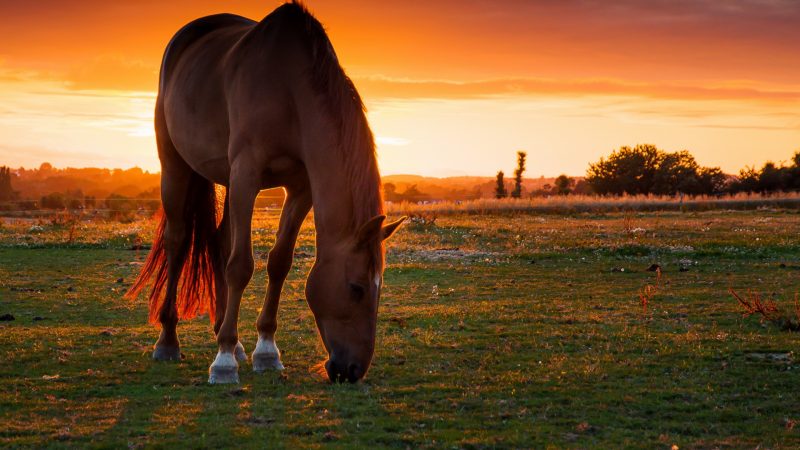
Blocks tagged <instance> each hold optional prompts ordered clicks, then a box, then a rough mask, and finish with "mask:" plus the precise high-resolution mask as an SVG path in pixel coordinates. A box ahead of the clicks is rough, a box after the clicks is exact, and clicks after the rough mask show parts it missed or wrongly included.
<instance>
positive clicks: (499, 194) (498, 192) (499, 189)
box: [494, 170, 508, 198]
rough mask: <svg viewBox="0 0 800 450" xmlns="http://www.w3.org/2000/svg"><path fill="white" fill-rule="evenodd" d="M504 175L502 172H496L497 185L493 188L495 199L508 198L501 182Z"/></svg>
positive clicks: (503, 183)
mask: <svg viewBox="0 0 800 450" xmlns="http://www.w3.org/2000/svg"><path fill="white" fill-rule="evenodd" d="M504 176H505V174H504V173H503V171H502V170H501V171H499V172H497V185H496V186H495V188H494V196H495V197H496V198H506V197H508V191H506V184H505V181H504V180H503V177H504Z"/></svg>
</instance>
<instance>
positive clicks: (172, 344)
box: [153, 168, 191, 361]
mask: <svg viewBox="0 0 800 450" xmlns="http://www.w3.org/2000/svg"><path fill="white" fill-rule="evenodd" d="M190 179H191V172H189V171H178V170H174V169H173V170H166V169H165V168H162V175H161V197H162V204H163V207H164V216H165V220H166V224H165V227H164V236H163V239H164V251H165V253H166V259H167V287H166V294H165V296H164V301H163V303H162V305H161V308H160V310H159V313H158V321H159V322H160V324H161V334H160V335H159V337H158V341H156V344H155V349H154V351H153V359H155V360H158V361H173V360H179V359H181V352H180V342H179V341H178V332H177V326H178V309H177V304H176V303H177V293H178V279H179V278H180V275H181V271H182V269H183V265H184V263H185V262H186V258H187V256H188V253H189V247H190V241H189V239H190V236H189V233H188V230H187V228H188V227H187V225H188V218H187V216H186V199H187V196H188V195H189V191H190Z"/></svg>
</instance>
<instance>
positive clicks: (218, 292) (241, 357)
mask: <svg viewBox="0 0 800 450" xmlns="http://www.w3.org/2000/svg"><path fill="white" fill-rule="evenodd" d="M224 205H225V206H224V208H223V211H222V220H221V221H220V223H219V226H218V227H217V232H216V235H215V239H216V252H215V254H214V260H213V266H214V292H215V298H216V305H214V312H215V314H214V316H215V317H214V335H215V336H216V335H218V334H219V330H220V328H222V320H223V319H224V318H225V308H226V307H227V305H228V282H227V281H225V267H226V266H227V264H228V259H229V258H230V256H231V239H232V238H231V217H230V207H229V206H228V194H227V192H226V193H225V201H224ZM234 356H236V360H237V361H239V362H243V361H247V353H246V352H245V351H244V346H243V345H242V343H241V341H240V342H238V343H237V344H236V350H234Z"/></svg>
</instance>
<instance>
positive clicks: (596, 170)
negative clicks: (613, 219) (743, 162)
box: [586, 144, 726, 195]
mask: <svg viewBox="0 0 800 450" xmlns="http://www.w3.org/2000/svg"><path fill="white" fill-rule="evenodd" d="M586 182H587V183H589V185H590V186H591V188H592V190H594V192H596V193H598V194H613V195H621V194H631V195H637V194H656V195H675V194H678V193H685V194H692V195H699V194H709V195H710V194H714V193H715V192H718V190H719V189H721V188H722V187H723V186H724V184H725V182H726V177H725V175H724V174H723V173H722V171H721V170H719V168H716V167H715V168H707V167H700V165H699V164H697V161H696V160H695V159H694V156H692V154H691V153H689V152H688V151H686V150H683V151H679V152H675V153H667V152H664V151H662V150H659V149H658V148H656V147H655V146H654V145H649V144H645V145H637V146H636V147H634V148H630V147H622V148H620V149H619V150H616V151H613V152H612V153H611V155H610V156H609V157H608V159H604V158H600V161H599V162H597V163H595V164H590V165H589V170H587V172H586Z"/></svg>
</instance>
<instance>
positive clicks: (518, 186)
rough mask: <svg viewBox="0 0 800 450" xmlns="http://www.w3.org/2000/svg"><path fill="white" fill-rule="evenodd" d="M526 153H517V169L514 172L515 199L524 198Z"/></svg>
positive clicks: (513, 193)
mask: <svg viewBox="0 0 800 450" xmlns="http://www.w3.org/2000/svg"><path fill="white" fill-rule="evenodd" d="M526 156H527V154H526V153H525V152H517V169H516V170H515V171H514V190H513V191H512V192H511V196H512V197H514V198H520V197H522V174H523V173H524V172H525V157H526Z"/></svg>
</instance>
